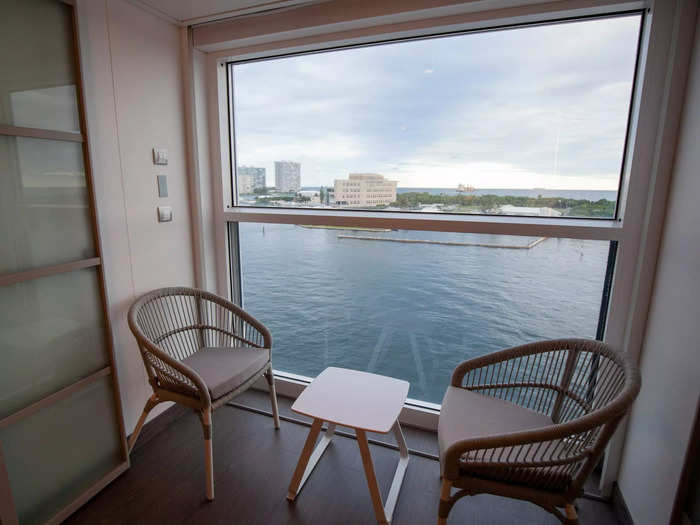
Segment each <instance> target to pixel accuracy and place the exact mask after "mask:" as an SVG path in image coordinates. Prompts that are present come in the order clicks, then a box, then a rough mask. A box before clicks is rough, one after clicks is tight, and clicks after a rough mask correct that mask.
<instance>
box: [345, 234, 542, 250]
mask: <svg viewBox="0 0 700 525" xmlns="http://www.w3.org/2000/svg"><path fill="white" fill-rule="evenodd" d="M338 239H355V240H358V241H384V242H402V243H406V244H437V245H440V246H476V247H479V248H502V249H505V250H531V249H532V248H534V247H535V246H537V245H538V244H540V243H542V242H544V241H546V240H547V239H548V237H538V238H537V239H535V240H534V241H532V242H531V243H529V244H488V243H483V242H454V241H431V240H428V239H392V238H391V237H370V236H367V235H338Z"/></svg>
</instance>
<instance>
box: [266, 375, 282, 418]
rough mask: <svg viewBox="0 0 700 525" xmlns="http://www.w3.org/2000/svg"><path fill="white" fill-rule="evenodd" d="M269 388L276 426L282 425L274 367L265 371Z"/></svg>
mask: <svg viewBox="0 0 700 525" xmlns="http://www.w3.org/2000/svg"><path fill="white" fill-rule="evenodd" d="M265 378H266V379H267V386H268V390H269V391H270V404H271V405H272V417H273V419H274V420H275V428H279V427H280V415H279V409H278V408H277V391H276V390H275V377H274V376H273V375H272V367H270V368H268V369H267V372H265Z"/></svg>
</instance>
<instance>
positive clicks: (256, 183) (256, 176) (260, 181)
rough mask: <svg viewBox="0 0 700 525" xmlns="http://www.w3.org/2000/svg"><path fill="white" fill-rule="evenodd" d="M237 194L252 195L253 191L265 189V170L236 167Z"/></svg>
mask: <svg viewBox="0 0 700 525" xmlns="http://www.w3.org/2000/svg"><path fill="white" fill-rule="evenodd" d="M236 173H237V175H238V193H242V194H246V193H253V190H256V189H258V188H264V187H265V168H253V167H252V166H238V169H237V170H236Z"/></svg>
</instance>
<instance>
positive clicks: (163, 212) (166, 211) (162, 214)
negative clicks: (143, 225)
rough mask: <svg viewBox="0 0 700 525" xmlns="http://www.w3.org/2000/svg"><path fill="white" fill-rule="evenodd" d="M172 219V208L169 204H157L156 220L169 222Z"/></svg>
mask: <svg viewBox="0 0 700 525" xmlns="http://www.w3.org/2000/svg"><path fill="white" fill-rule="evenodd" d="M172 220H173V209H172V207H171V206H158V222H170V221H172Z"/></svg>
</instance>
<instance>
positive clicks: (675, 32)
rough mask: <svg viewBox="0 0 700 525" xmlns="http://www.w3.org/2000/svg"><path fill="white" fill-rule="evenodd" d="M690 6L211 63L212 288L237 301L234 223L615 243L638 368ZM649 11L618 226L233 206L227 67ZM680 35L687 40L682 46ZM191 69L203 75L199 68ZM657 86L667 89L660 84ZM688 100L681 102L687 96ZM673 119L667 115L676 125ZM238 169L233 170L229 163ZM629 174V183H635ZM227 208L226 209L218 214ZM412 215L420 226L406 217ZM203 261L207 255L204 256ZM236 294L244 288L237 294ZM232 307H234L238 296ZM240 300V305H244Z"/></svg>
mask: <svg viewBox="0 0 700 525" xmlns="http://www.w3.org/2000/svg"><path fill="white" fill-rule="evenodd" d="M692 1H693V0H680V2H678V3H673V2H663V1H661V0H642V1H623V0H595V1H593V2H589V1H586V0H562V1H559V2H554V3H553V4H552V5H550V4H543V5H542V6H539V5H536V4H534V5H533V4H529V5H523V6H511V7H508V8H502V9H495V8H493V9H490V8H489V9H484V10H481V11H477V12H470V13H469V14H465V15H462V16H460V15H458V14H456V15H452V16H453V17H454V22H455V23H454V24H450V23H449V20H446V19H449V18H450V17H442V18H435V19H434V20H431V18H430V16H431V14H430V13H427V14H425V19H424V20H422V21H421V22H420V23H415V24H414V25H413V27H412V28H409V29H406V27H407V24H405V23H404V24H402V23H398V22H395V23H392V22H391V21H389V22H388V23H385V24H378V25H372V24H371V23H370V22H368V23H367V24H366V25H365V26H363V27H359V26H357V25H356V26H354V27H353V28H351V29H349V30H347V31H341V32H338V33H332V32H330V31H332V30H331V29H327V30H325V32H321V33H319V32H318V31H315V32H314V31H310V32H309V35H308V36H307V37H305V38H292V37H291V36H290V37H289V39H288V40H284V38H285V37H284V36H276V37H271V38H269V39H265V38H262V39H259V40H255V41H253V40H249V41H245V40H243V41H241V42H240V43H236V44H235V45H234V46H232V47H228V48H227V49H223V50H221V48H219V49H215V50H210V52H209V53H208V54H207V57H206V60H205V63H206V67H205V71H204V73H203V74H204V75H205V76H206V79H207V89H208V91H207V95H208V96H209V97H211V99H210V101H209V107H208V121H209V124H208V125H209V137H210V144H209V146H210V148H211V160H212V166H211V176H212V180H211V181H210V182H211V185H212V186H211V191H212V194H213V199H214V200H213V202H214V203H215V206H214V213H213V226H214V234H213V240H214V245H213V247H212V250H213V252H214V253H213V254H212V256H213V258H214V261H213V267H214V272H215V277H214V278H213V280H211V279H210V281H209V282H210V283H211V287H212V288H213V289H216V290H217V291H218V293H220V294H223V295H226V296H230V295H231V289H232V288H231V284H232V277H231V274H230V268H231V266H230V262H231V261H230V254H231V253H234V252H237V250H236V246H232V245H230V244H229V236H228V223H230V222H234V223H238V222H268V223H287V224H290V223H304V224H331V225H349V226H369V225H377V224H382V225H387V224H388V225H391V226H392V227H395V228H400V229H419V230H425V229H428V230H433V231H446V232H464V233H494V234H508V235H538V236H539V235H542V236H550V237H568V238H579V239H598V240H610V241H615V242H616V244H617V252H616V261H615V270H614V273H613V275H612V283H611V286H610V300H609V303H608V309H607V315H606V318H605V325H606V330H605V336H604V341H606V342H608V343H610V344H611V345H613V346H614V347H616V348H619V349H620V350H621V351H624V352H627V353H629V354H630V356H631V357H632V359H633V360H637V359H638V358H639V353H640V351H641V345H642V340H643V334H644V326H645V322H646V315H647V312H648V308H649V300H650V296H651V289H652V285H653V275H654V269H655V264H656V256H657V253H658V246H659V242H660V236H661V223H662V219H663V216H664V213H665V202H666V196H667V194H668V184H669V180H670V172H671V167H672V160H673V145H674V144H675V137H676V133H677V129H676V128H677V126H675V125H674V123H675V124H677V120H678V118H679V114H680V107H679V104H678V103H676V102H675V101H674V98H673V97H674V96H676V97H678V95H682V94H683V89H684V78H685V77H684V75H685V74H686V72H687V66H686V69H685V70H683V69H682V66H683V64H682V63H681V64H680V66H681V69H680V71H679V70H678V69H679V66H678V65H677V64H676V63H675V62H674V61H678V60H682V59H683V56H681V57H680V58H678V57H676V56H675V55H674V52H675V51H676V50H677V49H678V46H679V39H681V40H682V38H681V37H684V36H685V35H684V33H682V32H683V31H685V29H684V28H683V27H682V25H681V24H679V19H680V17H681V16H682V15H683V13H684V12H685V11H686V10H687V9H688V6H689V4H690V3H691V2H692ZM636 10H643V11H644V15H643V18H644V20H643V23H642V30H641V32H640V33H641V34H640V39H639V48H638V58H637V68H636V75H635V85H634V89H633V96H632V103H631V107H630V118H629V128H628V134H627V140H626V143H625V146H624V164H623V170H622V174H621V178H620V189H619V195H618V206H617V218H616V219H602V220H601V219H552V218H532V217H528V218H523V217H516V216H478V215H460V216H455V215H448V214H423V213H420V214H404V215H401V214H399V215H400V216H393V215H391V214H387V213H381V214H380V215H382V216H381V217H378V216H377V212H371V211H367V212H365V211H355V210H353V211H346V210H333V211H332V212H331V213H328V214H324V215H319V214H318V211H317V210H312V209H308V210H304V209H292V210H290V209H281V208H253V209H251V208H245V207H238V206H230V205H228V204H227V203H230V202H233V201H232V200H231V199H232V197H233V193H232V189H231V187H230V184H228V185H227V184H226V178H228V173H229V166H230V165H231V164H229V163H230V161H231V160H232V159H231V156H230V155H231V152H230V151H229V146H228V144H230V142H228V140H229V136H228V133H229V131H228V124H229V123H228V122H227V118H228V117H226V116H225V115H227V114H228V112H227V105H228V94H229V93H228V86H227V83H226V77H227V74H226V73H227V71H226V70H227V67H226V63H227V62H230V61H233V60H235V61H242V60H251V59H260V58H264V57H271V56H274V55H278V54H280V53H294V52H302V51H312V50H319V49H325V48H328V47H333V46H340V45H347V44H357V43H364V44H371V43H372V42H376V41H381V40H382V39H387V38H392V37H395V36H416V37H420V36H426V35H428V34H436V33H439V32H440V30H441V28H443V27H446V26H448V27H450V28H452V29H456V30H462V31H464V30H468V29H481V30H485V29H488V28H495V27H498V26H501V27H502V26H503V25H514V24H518V23H533V22H538V23H556V22H558V21H562V20H565V19H570V18H571V17H572V14H573V15H575V17H576V18H581V17H589V16H592V15H596V16H597V15H615V14H620V13H623V12H629V11H636ZM679 35H680V36H679ZM192 69H193V70H194V69H196V67H194V66H192ZM659 79H663V81H660V80H659ZM681 100H682V97H681ZM669 111H670V114H669ZM234 165H235V164H234ZM632 173H634V174H635V175H634V177H632V176H631V174H632ZM219 203H221V204H219ZM410 215H413V216H410ZM207 255H208V253H207ZM197 257H199V260H200V263H201V262H202V260H206V257H205V254H204V252H203V251H202V252H200V254H199V255H195V258H196V259H197ZM238 293H240V289H239V292H238ZM233 299H234V300H235V299H237V297H235V295H234V296H233ZM238 299H240V298H238ZM291 376H293V375H292V374H279V373H277V374H276V378H277V384H278V391H279V392H280V393H282V394H286V395H291V396H296V395H298V393H300V392H301V390H303V387H304V384H303V381H301V380H300V379H299V378H295V377H291ZM401 419H402V421H405V422H407V423H409V424H416V425H419V426H424V427H427V428H435V427H436V424H437V412H436V411H435V410H429V409H419V408H414V407H411V406H407V407H405V409H404V412H403V413H402V416H401ZM625 426H626V425H625V424H623V425H621V426H620V429H619V430H618V432H617V434H616V436H615V438H614V439H613V440H612V443H611V445H610V447H609V451H608V453H607V454H606V459H605V464H604V467H603V474H602V476H601V485H600V488H601V490H602V493H603V494H604V495H609V494H610V491H611V488H612V482H613V481H614V479H615V477H616V475H617V471H618V468H619V462H620V459H621V451H622V446H623V444H624V433H625Z"/></svg>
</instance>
